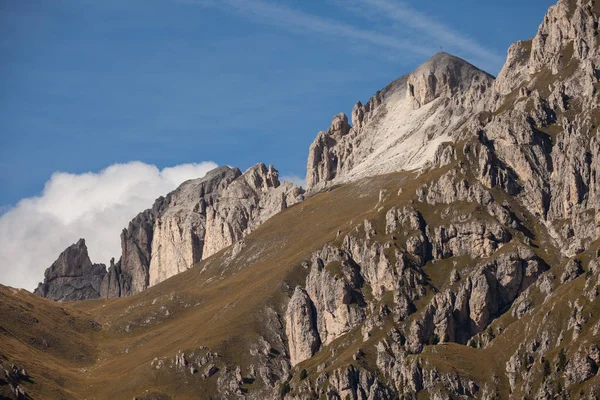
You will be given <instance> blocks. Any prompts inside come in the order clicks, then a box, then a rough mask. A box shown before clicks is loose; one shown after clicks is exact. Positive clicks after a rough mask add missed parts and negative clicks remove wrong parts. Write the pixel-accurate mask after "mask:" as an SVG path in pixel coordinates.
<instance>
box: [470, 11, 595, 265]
mask: <svg viewBox="0 0 600 400" xmlns="http://www.w3.org/2000/svg"><path fill="white" fill-rule="evenodd" d="M598 19H599V15H598V5H597V4H593V2H592V3H591V2H588V1H581V0H580V1H575V0H570V1H566V0H563V1H559V2H558V4H557V5H555V6H553V7H551V8H550V10H549V12H548V14H547V15H546V17H545V18H544V21H543V23H542V24H541V25H540V28H539V30H538V33H537V35H536V36H535V37H534V38H533V39H532V40H530V41H527V42H518V43H516V44H515V45H513V46H512V47H511V48H510V50H509V55H508V59H507V63H506V64H505V66H504V68H503V69H502V71H501V73H500V75H499V77H498V79H497V80H496V82H495V83H494V90H493V92H492V94H491V95H490V97H489V98H488V99H487V100H486V102H487V104H486V108H487V109H488V110H489V111H490V114H488V115H487V116H486V117H485V118H483V119H480V121H481V120H482V121H483V123H477V124H474V129H476V130H477V131H478V134H479V136H480V138H481V144H482V147H483V148H482V149H480V150H477V152H478V153H479V154H478V156H479V161H478V163H479V165H480V174H481V177H480V180H481V181H482V182H484V183H485V184H486V185H487V186H498V187H503V188H505V189H508V191H509V193H510V194H513V195H517V196H519V197H520V198H521V199H522V201H523V204H524V205H526V206H527V207H528V208H529V209H530V210H531V211H532V212H533V213H535V214H536V215H538V216H539V217H540V218H541V219H542V220H543V221H544V222H545V223H546V225H547V228H548V230H549V232H550V234H551V235H552V236H553V238H554V240H556V241H557V242H558V243H559V245H560V246H561V248H562V251H563V252H564V253H565V254H567V255H574V254H576V253H578V252H581V251H583V250H584V249H585V248H586V247H587V246H589V244H590V243H591V242H592V241H594V240H596V239H597V238H598V237H599V236H598V234H599V232H598V229H597V228H598V223H599V222H600V220H599V219H598V217H597V215H598V211H599V210H600V203H599V200H598V199H599V198H600V197H599V196H598V195H599V192H598V190H599V188H600V181H599V179H600V174H599V173H600V147H599V143H600V139H599V138H600V137H599V136H598V135H599V131H598V126H599V125H600V124H599V123H598V121H599V120H598V118H599V116H600V114H598V109H599V106H600V97H599V93H598V89H599V88H600V86H599V85H600V69H599V68H600V67H599V65H598V63H599V60H600V46H599V45H600V39H599V36H598Z"/></svg>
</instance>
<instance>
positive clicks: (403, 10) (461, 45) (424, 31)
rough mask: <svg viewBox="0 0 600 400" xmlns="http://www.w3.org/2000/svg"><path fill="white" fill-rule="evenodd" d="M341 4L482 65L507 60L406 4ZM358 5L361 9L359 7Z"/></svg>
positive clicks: (361, 0) (374, 0)
mask: <svg viewBox="0 0 600 400" xmlns="http://www.w3.org/2000/svg"><path fill="white" fill-rule="evenodd" d="M338 4H343V5H345V6H346V7H354V8H353V9H354V10H355V11H356V10H364V8H365V7H368V8H369V11H370V12H374V13H376V14H377V15H378V16H379V17H382V18H386V19H388V20H390V21H392V22H397V23H400V24H402V25H403V26H408V27H410V28H412V29H414V30H415V31H418V32H419V33H420V34H421V35H424V36H426V37H429V38H430V39H433V40H436V41H437V42H439V43H440V44H443V45H445V46H446V47H449V48H450V49H453V50H455V51H458V52H460V53H463V54H465V55H469V56H471V57H473V58H474V59H475V60H477V61H480V62H481V63H482V64H485V65H489V66H492V65H494V66H495V65H501V64H502V62H503V61H504V59H503V57H502V56H501V55H499V54H497V53H496V52H495V51H492V50H490V49H488V48H486V47H484V46H482V45H481V44H479V43H477V42H476V41H475V40H473V39H472V38H470V37H468V36H466V35H463V34H462V33H460V32H457V31H455V30H454V29H452V28H450V27H448V26H446V25H444V24H443V23H441V22H440V21H438V20H436V19H435V18H433V17H430V16H428V15H427V14H424V13H422V12H420V11H418V10H415V9H413V8H411V7H410V6H408V5H407V4H406V3H405V2H402V1H394V0H356V1H345V2H343V3H342V2H338ZM357 5H358V7H356V6H357ZM360 6H362V7H360ZM363 15H364V14H363Z"/></svg>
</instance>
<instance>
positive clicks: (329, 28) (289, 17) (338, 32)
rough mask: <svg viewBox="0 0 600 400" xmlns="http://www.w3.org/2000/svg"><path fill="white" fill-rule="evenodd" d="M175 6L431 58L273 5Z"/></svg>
mask: <svg viewBox="0 0 600 400" xmlns="http://www.w3.org/2000/svg"><path fill="white" fill-rule="evenodd" d="M178 2H180V3H184V4H190V5H194V4H195V5H199V6H204V7H216V8H219V9H221V10H224V11H229V12H235V13H237V14H239V15H242V16H244V17H246V18H254V19H258V20H260V21H261V22H264V23H268V24H271V25H274V26H277V27H280V28H283V29H286V30H290V31H294V32H302V33H310V34H320V35H327V36H331V37H337V38H344V39H351V40H358V41H361V42H363V43H365V44H369V45H375V46H377V47H380V48H387V49H391V50H401V51H408V52H411V53H413V54H417V55H421V56H428V55H431V54H432V52H433V51H434V47H432V46H423V45H418V44H415V43H414V42H413V41H409V40H403V39H399V38H397V37H394V36H390V35H386V34H384V33H381V32H378V31H375V30H368V29H362V28H357V27H355V26H352V25H349V24H345V23H343V22H340V21H337V20H334V19H330V18H324V17H321V16H318V15H314V14H310V13H307V12H304V11H302V10H299V9H295V8H291V7H288V6H285V5H281V4H275V3H274V2H267V1H263V0H220V1H211V0H178Z"/></svg>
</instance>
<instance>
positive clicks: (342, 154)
mask: <svg viewBox="0 0 600 400" xmlns="http://www.w3.org/2000/svg"><path fill="white" fill-rule="evenodd" d="M492 82H493V77H491V76H490V75H488V74H486V73H485V72H483V71H481V70H479V69H477V68H475V67H473V66H472V65H470V64H469V63H467V62H466V61H464V60H461V59H459V58H456V57H454V56H451V55H449V54H446V53H439V54H437V55H435V56H434V57H432V58H431V59H430V60H429V61H427V62H426V63H425V64H423V65H421V66H420V67H419V68H418V69H417V70H415V71H414V72H413V73H411V74H409V75H406V76H403V77H401V78H399V79H397V80H396V81H394V82H393V83H391V84H390V85H389V86H387V87H386V88H384V89H383V90H381V91H379V92H377V93H376V94H375V96H373V97H372V98H371V99H370V100H369V102H367V104H365V105H363V104H362V103H360V102H359V103H357V104H356V106H355V107H354V109H353V111H352V125H353V126H350V125H349V123H348V117H347V116H346V115H344V114H338V115H336V116H335V117H334V118H333V120H332V123H331V126H330V128H329V129H328V130H327V132H319V134H318V135H317V138H316V139H315V141H314V142H313V143H312V145H311V146H310V149H309V155H308V163H307V175H306V184H307V189H308V190H309V191H312V192H315V191H318V190H319V189H320V188H323V187H324V186H326V185H327V184H328V182H331V181H335V182H344V181H348V180H354V179H357V178H360V177H364V176H370V175H377V174H383V173H388V172H393V171H400V170H410V169H416V168H420V167H422V166H423V165H424V164H425V163H426V162H427V161H432V160H433V158H434V156H435V154H436V150H437V148H438V146H439V145H440V144H442V143H444V142H445V141H450V140H452V135H453V132H454V131H455V130H458V128H459V127H460V126H461V125H462V124H464V123H465V122H466V120H467V119H468V117H469V116H470V113H472V112H474V111H476V110H479V109H480V108H481V104H482V101H481V100H482V98H483V97H484V95H485V93H486V92H487V91H488V89H490V88H491V85H492Z"/></svg>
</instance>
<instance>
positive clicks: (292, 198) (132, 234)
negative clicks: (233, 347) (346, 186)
mask: <svg viewBox="0 0 600 400" xmlns="http://www.w3.org/2000/svg"><path fill="white" fill-rule="evenodd" d="M303 196H304V191H303V190H302V189H301V188H299V187H297V186H295V185H293V184H292V183H289V182H284V183H283V184H282V183H280V182H279V174H278V172H277V170H275V168H273V166H270V167H267V166H265V165H264V164H262V163H261V164H257V165H255V166H253V167H251V168H249V169H248V170H247V171H246V172H244V173H243V174H242V172H241V171H240V170H239V169H237V168H229V167H220V168H217V169H215V170H213V171H210V172H209V173H207V175H206V176H205V177H203V178H200V179H195V180H190V181H187V182H184V183H183V184H182V185H181V186H180V187H179V188H177V189H176V190H175V191H173V192H171V193H169V194H168V195H167V196H166V197H160V198H159V199H157V200H156V202H155V203H154V205H153V207H152V208H151V209H148V210H145V211H143V212H142V213H140V214H138V215H137V216H136V217H135V218H134V219H133V220H132V221H131V222H130V223H129V226H128V227H127V228H126V229H124V230H123V232H122V233H121V251H122V253H121V259H120V260H119V261H118V262H116V263H115V262H114V260H112V261H111V265H110V267H109V269H108V272H106V271H104V273H102V274H101V275H100V273H99V272H98V271H96V270H95V269H94V274H95V275H94V277H95V278H94V284H95V286H94V291H79V294H73V295H71V297H73V296H76V297H78V298H80V299H85V298H96V297H104V298H113V297H123V296H130V295H133V294H136V293H139V292H141V291H142V290H145V289H147V288H148V287H149V286H152V285H155V284H157V283H159V282H162V281H163V280H165V279H167V278H169V277H171V276H173V275H176V274H178V273H180V272H183V271H186V270H187V269H188V268H190V267H192V266H193V265H194V264H196V263H198V262H199V261H201V260H203V259H205V258H207V257H210V256H211V255H213V254H215V253H217V252H219V251H220V250H222V249H224V248H225V247H227V246H230V245H232V244H234V243H235V242H237V241H239V240H241V239H242V238H243V237H244V236H245V235H247V234H249V233H250V232H252V231H253V230H255V229H256V228H258V227H259V226H260V225H261V224H262V223H264V222H265V221H266V220H268V219H269V218H271V217H272V216H273V215H275V214H277V213H279V212H281V211H283V210H284V209H286V208H287V207H289V206H291V205H293V204H295V203H297V202H299V201H302V200H303V198H304V197H303ZM83 246H85V244H84V245H83ZM61 257H62V256H61ZM85 257H87V249H86V252H85ZM59 260H61V259H59ZM75 261H77V262H79V261H78V260H75ZM75 261H74V260H72V258H68V259H65V260H63V261H62V264H60V265H66V266H67V267H68V268H67V267H64V268H61V269H56V268H55V270H56V271H54V272H52V273H51V279H52V280H54V281H55V284H54V286H52V285H51V286H48V287H47V288H46V286H44V288H45V289H44V288H42V287H40V288H39V289H38V291H37V293H39V294H40V295H41V296H43V297H50V298H55V297H57V296H58V297H61V295H60V293H62V289H60V288H59V289H52V288H53V287H59V286H60V284H61V282H63V281H65V279H67V278H69V276H68V275H64V274H65V273H67V272H66V270H67V269H69V268H71V267H72V268H75V267H76V266H77V265H79V264H77V265H75V264H73V265H71V264H70V263H71V262H75ZM88 263H89V264H90V265H91V263H90V262H89V259H88ZM65 268H66V269H65ZM102 268H103V269H104V267H102ZM89 269H90V268H88V267H87V264H86V267H85V268H84V270H85V271H88V270H89ZM47 274H48V271H47ZM86 274H87V272H85V273H84V275H86ZM96 275H98V276H100V278H97V277H96ZM84 278H85V279H88V277H87V276H84ZM90 279H91V278H90ZM98 279H99V282H96V280H98ZM47 280H48V279H47ZM71 281H72V280H71ZM71 281H69V282H70V283H69V284H74V283H72V282H71ZM96 283H97V285H96ZM78 285H79V283H78ZM65 290H66V289H65ZM53 291H55V292H57V293H59V294H55V293H54V292H53ZM61 299H62V297H61Z"/></svg>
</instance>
